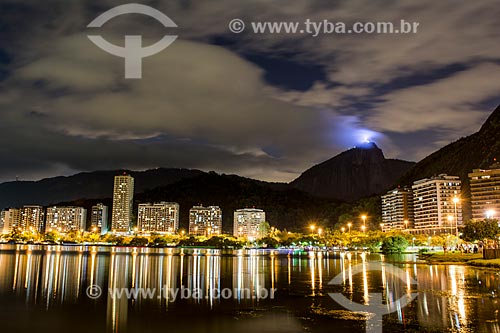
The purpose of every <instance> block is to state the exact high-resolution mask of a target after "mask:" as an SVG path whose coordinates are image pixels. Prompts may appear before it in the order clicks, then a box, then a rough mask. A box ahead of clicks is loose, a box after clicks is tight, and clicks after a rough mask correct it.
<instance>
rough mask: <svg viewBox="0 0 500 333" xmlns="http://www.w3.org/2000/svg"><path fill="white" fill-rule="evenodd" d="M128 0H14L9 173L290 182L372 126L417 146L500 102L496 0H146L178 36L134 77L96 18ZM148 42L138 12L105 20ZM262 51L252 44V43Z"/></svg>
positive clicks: (471, 124)
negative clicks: (294, 30) (97, 34)
mask: <svg viewBox="0 0 500 333" xmlns="http://www.w3.org/2000/svg"><path fill="white" fill-rule="evenodd" d="M122 3H124V2H121V1H111V0H109V1H97V0H95V1H83V0H82V1H62V0H57V1H56V0H51V1H46V2H39V1H35V0H25V1H19V0H16V1H3V2H2V4H0V12H1V13H2V14H1V15H2V23H1V26H0V38H1V40H2V41H5V42H3V44H2V45H1V46H0V49H1V50H2V51H1V52H0V63H1V64H2V65H1V67H0V79H1V81H0V126H1V127H0V128H1V131H0V140H1V141H0V142H1V144H0V152H2V163H0V172H1V174H2V176H1V179H2V180H8V179H12V178H13V177H15V176H21V177H22V178H24V179H26V178H28V179H30V178H31V179H34V178H39V177H42V176H49V175H56V174H69V173H73V172H77V171H81V170H94V169H109V168H123V167H127V168H136V169H144V168H150V167H158V166H167V167H168V166H172V167H193V168H201V169H206V170H209V169H215V170H218V171H222V172H230V173H238V174H241V175H245V176H251V177H256V178H260V179H266V180H291V179H293V178H294V177H295V176H296V175H297V174H299V173H300V172H301V171H303V170H304V169H305V168H307V167H308V166H310V165H311V164H313V163H315V162H319V161H321V160H323V159H326V158H328V157H330V156H331V155H333V154H335V153H337V152H340V151H341V150H343V149H345V148H348V147H349V146H352V145H355V144H356V143H357V142H359V141H360V140H363V138H364V137H365V136H370V137H371V138H372V139H373V138H375V140H376V141H377V142H378V143H379V145H380V146H382V147H383V148H384V151H385V152H386V155H387V156H388V157H398V158H406V159H412V160H414V159H418V158H421V157H423V156H425V155H426V154H428V153H429V152H431V151H432V150H434V149H436V148H438V147H439V146H441V145H443V144H446V143H447V142H450V141H453V140H455V139H456V138H458V137H460V136H463V135H466V134H468V133H471V132H473V131H475V130H476V129H477V128H478V127H479V125H480V124H481V122H482V121H483V120H484V119H485V118H486V117H487V115H488V112H489V111H491V109H492V107H493V106H494V104H495V103H499V102H500V100H499V99H498V98H499V93H498V92H499V88H500V87H499V83H498V80H496V79H497V78H498V75H499V74H500V65H499V64H498V61H499V59H500V57H499V54H500V53H499V51H500V48H499V44H498V40H499V37H500V36H499V35H500V29H499V28H500V23H499V22H498V19H497V18H498V17H499V16H500V8H499V7H498V6H496V4H495V1H482V2H466V3H460V5H457V2H455V1H451V0H450V1H440V2H438V3H436V2H435V1H431V0H425V1H421V2H419V3H418V4H412V3H409V2H391V4H390V6H389V5H387V6H382V5H381V4H382V3H381V2H376V1H370V2H369V1H340V2H336V3H335V4H334V5H332V4H327V3H326V2H324V1H307V2H306V1H303V2H294V3H289V4H288V5H286V6H283V5H282V4H281V3H272V2H269V1H242V2H238V4H236V3H235V2H234V1H217V2H202V1H198V2H186V1H168V2H160V1H142V3H145V4H151V5H153V6H154V7H155V8H158V9H159V10H161V11H163V12H165V13H166V14H167V15H168V16H169V17H171V18H172V19H173V20H174V21H175V22H176V23H177V24H178V25H179V28H178V29H177V30H176V33H177V34H178V35H179V36H180V37H179V39H178V41H176V42H175V43H174V44H173V45H172V46H170V47H169V48H168V49H167V50H165V51H163V52H162V53H160V54H158V55H155V56H153V57H150V58H147V59H144V63H143V79H142V80H137V81H130V80H124V79H123V59H119V58H116V57H114V56H111V55H109V54H107V53H105V52H103V51H102V50H100V49H98V48H97V47H95V46H94V45H93V44H92V43H91V42H90V41H89V40H88V39H87V37H86V34H87V30H86V28H85V27H86V25H87V24H88V22H90V21H91V20H92V19H93V18H94V17H96V16H97V15H98V14H100V13H101V12H103V11H105V10H107V9H108V8H111V7H113V6H115V5H118V4H122ZM233 18H242V19H244V20H246V21H247V22H250V21H258V20H270V21H280V20H283V21H304V20H305V19H307V18H310V19H311V20H318V21H319V20H323V19H328V20H331V21H347V22H354V21H377V20H379V21H392V22H399V20H401V19H405V20H407V21H418V22H420V30H419V32H418V34H416V35H404V36H394V35H385V36H383V35H377V36H374V35H350V36H331V35H326V36H318V37H316V38H313V37H310V36H303V35H253V34H251V33H243V34H240V35H231V34H230V33H229V32H228V29H227V24H228V22H229V21H230V20H231V19H233ZM102 33H103V35H104V36H105V38H107V39H108V40H110V41H112V42H113V43H116V44H120V43H123V35H124V34H138V35H143V36H144V38H147V39H148V40H149V41H150V42H151V43H153V42H155V41H156V40H157V39H158V36H161V35H162V34H163V33H164V31H163V30H162V27H161V25H159V24H158V23H157V22H155V21H154V20H151V19H147V18H144V17H140V16H130V17H127V18H125V17H122V18H119V19H118V18H117V19H116V20H113V21H112V22H111V21H110V22H108V23H107V24H106V25H105V27H103V29H102ZM256 55H257V56H256Z"/></svg>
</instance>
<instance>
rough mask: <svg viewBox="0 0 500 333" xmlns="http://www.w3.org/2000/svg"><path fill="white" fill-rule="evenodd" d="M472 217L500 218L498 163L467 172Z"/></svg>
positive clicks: (480, 218)
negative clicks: (483, 168)
mask: <svg viewBox="0 0 500 333" xmlns="http://www.w3.org/2000/svg"><path fill="white" fill-rule="evenodd" d="M469 179H470V191H471V197H472V199H471V203H472V218H473V219H474V220H482V219H485V218H494V219H499V218H500V163H496V164H494V165H492V166H491V167H490V169H487V170H482V169H475V170H473V171H472V172H471V173H469Z"/></svg>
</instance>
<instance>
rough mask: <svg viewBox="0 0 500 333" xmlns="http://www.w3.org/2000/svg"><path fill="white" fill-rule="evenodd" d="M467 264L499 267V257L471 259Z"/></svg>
mask: <svg viewBox="0 0 500 333" xmlns="http://www.w3.org/2000/svg"><path fill="white" fill-rule="evenodd" d="M467 264H469V265H471V266H478V267H492V268H500V259H487V260H486V259H476V260H471V261H469V262H468V263H467Z"/></svg>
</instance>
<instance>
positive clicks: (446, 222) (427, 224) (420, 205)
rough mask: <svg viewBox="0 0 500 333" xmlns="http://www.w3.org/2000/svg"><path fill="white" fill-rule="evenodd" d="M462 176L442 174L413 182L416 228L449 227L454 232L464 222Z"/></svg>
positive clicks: (449, 230)
mask: <svg viewBox="0 0 500 333" xmlns="http://www.w3.org/2000/svg"><path fill="white" fill-rule="evenodd" d="M460 187H461V182H460V178H459V177H456V176H448V175H446V174H441V175H439V176H437V177H432V178H426V179H422V180H418V181H416V182H414V183H413V186H412V190H413V206H414V212H415V229H433V228H440V229H447V230H448V232H450V233H454V232H455V231H456V229H457V227H458V226H460V225H461V224H462V202H461V200H460Z"/></svg>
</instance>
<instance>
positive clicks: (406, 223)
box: [403, 220, 408, 231]
mask: <svg viewBox="0 0 500 333" xmlns="http://www.w3.org/2000/svg"><path fill="white" fill-rule="evenodd" d="M403 222H404V224H405V229H406V231H408V220H404V221H403Z"/></svg>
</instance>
